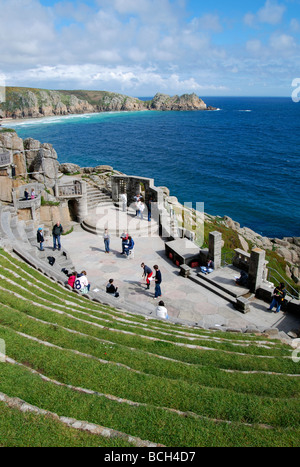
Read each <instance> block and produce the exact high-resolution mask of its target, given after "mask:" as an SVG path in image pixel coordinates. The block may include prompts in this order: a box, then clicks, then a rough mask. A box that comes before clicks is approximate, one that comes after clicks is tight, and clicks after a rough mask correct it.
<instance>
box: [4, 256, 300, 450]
mask: <svg viewBox="0 0 300 467" xmlns="http://www.w3.org/2000/svg"><path fill="white" fill-rule="evenodd" d="M0 279H1V281H0V307H1V308H0V310H1V311H0V338H1V339H2V340H3V341H4V343H5V356H6V358H5V362H2V363H1V362H0V446H106V447H112V446H122V447H126V446H128V447H129V446H156V445H162V446H168V447H171V446H174V447H196V446H210V447H212V446H228V447H229V446H236V447H237V446H286V447H296V446H299V444H300V442H299V440H300V410H299V394H300V390H299V389H300V386H299V381H300V380H299V374H300V371H299V363H298V364H297V363H294V362H293V360H292V358H291V357H292V349H291V348H290V347H289V346H287V345H284V344H282V343H281V342H280V341H278V340H271V339H266V338H265V337H264V336H256V335H249V334H241V333H240V334H237V333H224V332H221V331H220V332H218V331H208V330H204V329H200V328H191V327H190V328H188V327H184V326H179V325H175V324H172V323H166V322H164V321H160V320H157V319H153V318H151V319H149V318H146V317H143V316H142V315H134V314H130V313H125V312H123V311H122V310H118V309H114V308H111V307H108V306H105V305H100V304H99V303H97V302H93V301H91V300H88V299H87V298H85V297H81V296H79V295H77V294H75V293H73V292H71V291H69V290H67V289H66V288H64V287H62V286H60V285H58V284H56V283H55V282H53V281H52V280H50V279H48V278H46V277H45V276H43V275H42V274H40V273H39V272H38V271H36V270H35V269H33V268H31V267H30V266H28V265H27V264H25V263H23V262H21V261H19V260H18V259H16V258H15V257H12V256H11V255H10V254H9V253H7V252H6V251H4V250H0ZM3 341H2V342H3Z"/></svg>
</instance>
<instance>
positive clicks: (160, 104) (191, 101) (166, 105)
mask: <svg viewBox="0 0 300 467" xmlns="http://www.w3.org/2000/svg"><path fill="white" fill-rule="evenodd" d="M150 107H151V109H154V110H207V105H206V104H205V102H203V100H202V99H200V98H199V97H198V96H197V95H196V94H183V95H182V96H173V97H170V96H168V95H167V94H160V93H158V94H156V95H155V96H154V98H153V99H152V101H151V106H150Z"/></svg>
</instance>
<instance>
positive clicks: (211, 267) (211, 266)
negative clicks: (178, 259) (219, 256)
mask: <svg viewBox="0 0 300 467" xmlns="http://www.w3.org/2000/svg"><path fill="white" fill-rule="evenodd" d="M200 269H201V272H203V273H204V274H210V273H211V272H213V271H214V269H215V264H214V262H213V261H212V260H211V259H209V260H208V261H207V263H206V266H201V267H200Z"/></svg>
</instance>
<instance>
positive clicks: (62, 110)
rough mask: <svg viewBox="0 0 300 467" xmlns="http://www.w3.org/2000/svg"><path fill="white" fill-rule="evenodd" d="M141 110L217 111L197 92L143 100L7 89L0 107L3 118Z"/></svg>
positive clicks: (107, 94) (102, 93)
mask: <svg viewBox="0 0 300 467" xmlns="http://www.w3.org/2000/svg"><path fill="white" fill-rule="evenodd" d="M140 110H162V111H168V110H173V111H180V110H214V108H213V107H210V106H207V105H206V104H205V102H204V101H203V100H202V99H200V98H199V97H198V96H197V95H196V94H195V93H192V94H183V95H182V96H177V95H176V96H169V95H167V94H161V93H157V94H156V95H155V96H154V98H153V99H151V100H149V101H143V100H140V99H137V98H134V97H129V96H125V95H123V94H117V93H113V92H106V91H52V90H48V89H35V88H25V87H6V100H5V102H3V103H2V104H0V119H2V118H14V119H15V118H39V117H48V116H54V115H69V114H84V113H97V112H113V111H127V112H128V111H140Z"/></svg>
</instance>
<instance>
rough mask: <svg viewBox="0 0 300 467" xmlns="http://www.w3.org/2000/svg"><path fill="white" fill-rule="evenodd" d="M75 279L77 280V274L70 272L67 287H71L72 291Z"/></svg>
mask: <svg viewBox="0 0 300 467" xmlns="http://www.w3.org/2000/svg"><path fill="white" fill-rule="evenodd" d="M76 278H77V272H76V271H74V272H72V273H71V274H70V275H69V278H68V285H69V286H70V287H72V289H74V284H75V281H76Z"/></svg>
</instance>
